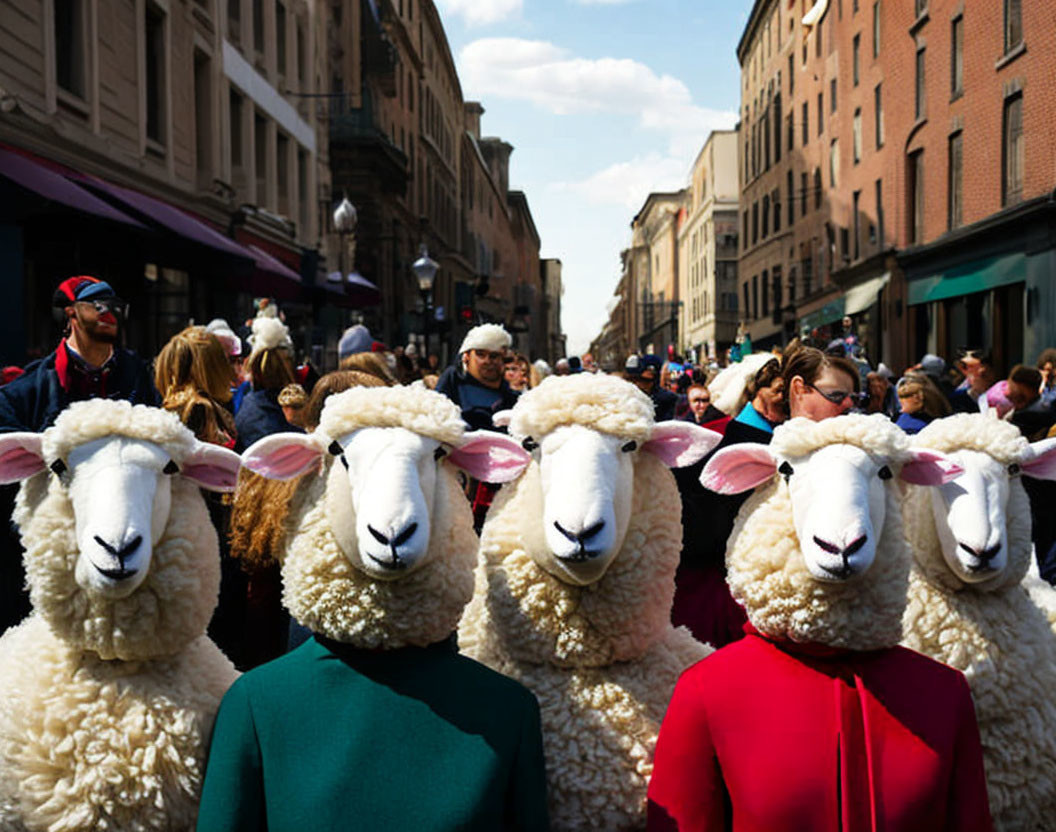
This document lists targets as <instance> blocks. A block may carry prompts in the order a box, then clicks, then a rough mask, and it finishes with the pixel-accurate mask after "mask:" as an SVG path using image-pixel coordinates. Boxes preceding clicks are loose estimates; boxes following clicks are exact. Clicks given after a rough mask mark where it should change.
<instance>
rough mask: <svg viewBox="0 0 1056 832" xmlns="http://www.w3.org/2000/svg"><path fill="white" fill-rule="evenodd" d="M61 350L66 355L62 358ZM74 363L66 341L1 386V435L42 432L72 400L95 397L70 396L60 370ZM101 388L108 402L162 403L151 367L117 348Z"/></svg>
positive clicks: (134, 355) (127, 351) (140, 359)
mask: <svg viewBox="0 0 1056 832" xmlns="http://www.w3.org/2000/svg"><path fill="white" fill-rule="evenodd" d="M60 351H63V352H64V354H63V355H60ZM72 360H73V359H71V358H70V357H69V352H68V350H67V347H66V342H65V341H63V342H62V343H61V344H59V347H58V349H56V350H55V352H53V353H52V354H51V355H49V356H47V357H45V358H41V359H39V360H37V361H34V362H32V363H31V364H29V365H27V366H26V372H25V373H24V374H23V375H21V376H19V377H18V378H17V379H15V380H14V381H12V382H11V383H10V384H7V385H5V386H3V387H0V433H7V432H10V431H31V432H34V433H39V432H40V431H42V430H44V429H45V428H47V427H49V426H50V425H51V424H52V423H53V422H54V421H55V417H57V416H58V415H59V414H60V413H61V412H62V411H63V410H65V408H66V406H67V405H68V404H70V403H71V402H72V401H77V400H78V398H94V397H91V396H88V397H71V396H70V395H69V394H68V393H67V385H66V383H65V378H63V377H60V372H59V371H60V370H62V369H63V368H64V367H67V366H68V365H69V362H70V361H72ZM56 363H57V364H58V365H59V366H58V369H56ZM102 385H103V389H104V390H105V395H106V398H108V399H124V400H126V401H130V402H132V403H133V404H149V405H157V404H158V403H159V400H158V393H157V391H156V390H155V389H154V382H153V380H152V378H151V375H150V368H149V367H148V366H147V363H146V362H145V361H144V360H143V359H142V358H140V357H139V356H138V355H136V354H135V353H134V352H131V351H130V350H123V349H118V348H116V347H115V348H114V356H113V359H112V364H111V365H110V366H109V369H108V371H107V374H106V377H105V379H104V380H103V381H102Z"/></svg>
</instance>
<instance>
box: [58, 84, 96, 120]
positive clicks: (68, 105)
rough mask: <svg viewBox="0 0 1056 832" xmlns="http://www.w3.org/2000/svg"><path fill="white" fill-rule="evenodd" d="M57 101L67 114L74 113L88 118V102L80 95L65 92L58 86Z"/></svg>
mask: <svg viewBox="0 0 1056 832" xmlns="http://www.w3.org/2000/svg"><path fill="white" fill-rule="evenodd" d="M55 100H56V101H57V102H58V103H59V104H60V105H61V106H62V108H63V109H64V110H66V111H67V112H71V113H74V114H75V115H79V116H81V117H82V118H88V113H89V107H88V102H87V101H85V100H84V99H83V98H81V97H80V96H79V95H74V94H73V93H72V92H69V91H68V90H64V89H63V88H62V87H59V86H56V88H55Z"/></svg>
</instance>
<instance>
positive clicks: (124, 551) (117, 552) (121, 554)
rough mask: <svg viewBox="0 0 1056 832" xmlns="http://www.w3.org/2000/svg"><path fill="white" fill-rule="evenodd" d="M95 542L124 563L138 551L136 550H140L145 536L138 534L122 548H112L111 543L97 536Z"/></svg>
mask: <svg viewBox="0 0 1056 832" xmlns="http://www.w3.org/2000/svg"><path fill="white" fill-rule="evenodd" d="M95 542H96V543H98V544H99V545H100V546H102V547H103V549H105V550H106V551H107V552H109V553H110V554H111V555H113V556H114V557H115V558H117V559H118V560H119V561H124V559H125V558H127V557H128V556H129V555H131V554H132V553H133V552H134V551H136V549H138V548H139V545H140V544H141V543H142V542H143V536H142V535H139V534H137V535H136V536H135V537H133V538H132V539H131V540H130V541H128V543H126V544H125V545H124V546H120V547H118V546H111V545H110V544H109V543H107V542H106V541H105V540H103V539H102V538H101V537H99V535H95Z"/></svg>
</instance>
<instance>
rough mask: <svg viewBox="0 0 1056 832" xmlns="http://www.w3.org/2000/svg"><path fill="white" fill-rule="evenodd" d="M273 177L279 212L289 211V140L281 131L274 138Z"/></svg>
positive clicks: (286, 213) (284, 213) (285, 213)
mask: <svg viewBox="0 0 1056 832" xmlns="http://www.w3.org/2000/svg"><path fill="white" fill-rule="evenodd" d="M275 178H276V183H275V184H276V185H277V188H276V190H277V191H278V195H279V213H280V214H283V215H288V214H289V213H290V202H289V200H290V140H289V139H288V138H286V136H284V135H283V134H282V133H279V134H278V136H277V137H276V139H275Z"/></svg>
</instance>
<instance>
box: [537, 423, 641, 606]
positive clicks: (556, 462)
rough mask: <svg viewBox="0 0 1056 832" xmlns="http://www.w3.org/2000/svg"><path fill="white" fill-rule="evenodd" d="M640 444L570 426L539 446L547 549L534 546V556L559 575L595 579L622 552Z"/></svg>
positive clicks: (588, 581) (583, 582)
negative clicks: (635, 460) (635, 458)
mask: <svg viewBox="0 0 1056 832" xmlns="http://www.w3.org/2000/svg"><path fill="white" fill-rule="evenodd" d="M529 447H531V444H529ZM637 447H638V445H637V443H636V442H635V441H634V440H628V439H625V438H621V437H617V436H611V435H608V434H603V433H598V432H597V431H593V430H590V429H589V428H586V427H583V426H582V425H566V426H563V427H559V428H556V429H555V430H554V431H552V432H551V433H549V434H547V435H546V436H545V437H543V438H542V441H541V442H540V443H539V446H538V448H535V451H536V453H537V455H538V458H539V468H540V476H541V480H542V490H543V495H544V497H543V537H544V540H545V547H532V552H531V554H532V557H533V559H534V560H535V561H536V563H537V564H538V565H539V566H540V567H542V568H543V569H545V570H546V571H547V572H549V573H550V574H552V575H553V576H554V577H555V578H558V579H559V580H562V581H565V582H567V583H571V584H575V585H579V586H585V585H587V584H591V583H594V582H595V581H597V580H598V579H599V578H601V576H602V575H604V574H605V571H606V570H607V569H608V568H609V566H610V564H611V563H612V561H613V558H615V556H616V554H617V553H618V552H619V551H620V549H621V547H622V546H623V540H624V536H625V535H626V534H627V525H628V523H629V521H630V514H631V493H632V481H633V479H634V455H635V452H636V450H637Z"/></svg>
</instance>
